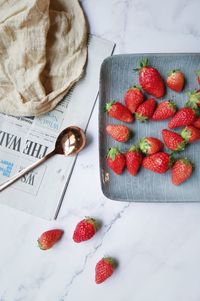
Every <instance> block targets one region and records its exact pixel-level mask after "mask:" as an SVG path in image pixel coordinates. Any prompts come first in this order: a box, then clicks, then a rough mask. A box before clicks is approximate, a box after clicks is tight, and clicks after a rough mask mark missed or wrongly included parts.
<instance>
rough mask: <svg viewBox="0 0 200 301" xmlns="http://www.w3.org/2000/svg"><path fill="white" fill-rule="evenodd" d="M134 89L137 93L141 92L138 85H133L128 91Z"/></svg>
mask: <svg viewBox="0 0 200 301" xmlns="http://www.w3.org/2000/svg"><path fill="white" fill-rule="evenodd" d="M134 89H137V90H139V91H142V88H141V87H140V86H139V85H133V86H131V87H130V88H129V90H134Z"/></svg>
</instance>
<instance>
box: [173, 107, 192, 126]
mask: <svg viewBox="0 0 200 301" xmlns="http://www.w3.org/2000/svg"><path fill="white" fill-rule="evenodd" d="M195 120H196V111H195V110H194V109H192V108H189V107H188V108H187V107H184V108H182V109H180V110H179V111H178V112H177V113H176V114H175V115H174V117H173V118H172V119H171V120H170V122H169V123H168V127H169V128H170V129H174V128H177V127H181V126H186V125H190V124H193V122H194V121H195Z"/></svg>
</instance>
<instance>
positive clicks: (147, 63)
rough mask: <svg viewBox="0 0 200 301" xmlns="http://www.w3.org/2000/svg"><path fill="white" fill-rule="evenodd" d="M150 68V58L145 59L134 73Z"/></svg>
mask: <svg viewBox="0 0 200 301" xmlns="http://www.w3.org/2000/svg"><path fill="white" fill-rule="evenodd" d="M148 66H149V60H148V58H144V59H143V60H141V61H140V63H139V66H138V67H137V68H135V69H133V70H134V71H139V70H141V69H142V68H145V67H148Z"/></svg>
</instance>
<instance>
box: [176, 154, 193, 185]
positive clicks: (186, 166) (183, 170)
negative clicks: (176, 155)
mask: <svg viewBox="0 0 200 301" xmlns="http://www.w3.org/2000/svg"><path fill="white" fill-rule="evenodd" d="M192 171H193V166H192V163H191V162H190V161H189V160H188V159H187V158H182V159H178V160H177V161H176V162H175V163H174V165H173V167H172V183H173V184H174V185H179V184H181V183H183V182H185V181H186V180H187V179H188V178H190V176H191V175H192Z"/></svg>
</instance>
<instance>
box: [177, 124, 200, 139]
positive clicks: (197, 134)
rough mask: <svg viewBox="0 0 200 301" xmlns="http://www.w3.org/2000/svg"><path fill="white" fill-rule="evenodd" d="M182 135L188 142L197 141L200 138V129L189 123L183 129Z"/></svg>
mask: <svg viewBox="0 0 200 301" xmlns="http://www.w3.org/2000/svg"><path fill="white" fill-rule="evenodd" d="M181 136H182V137H183V139H184V140H185V141H186V142H187V143H192V142H195V141H197V140H200V129H197V128H195V127H194V126H192V125H188V126H186V127H185V128H184V129H183V130H182V132H181Z"/></svg>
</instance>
